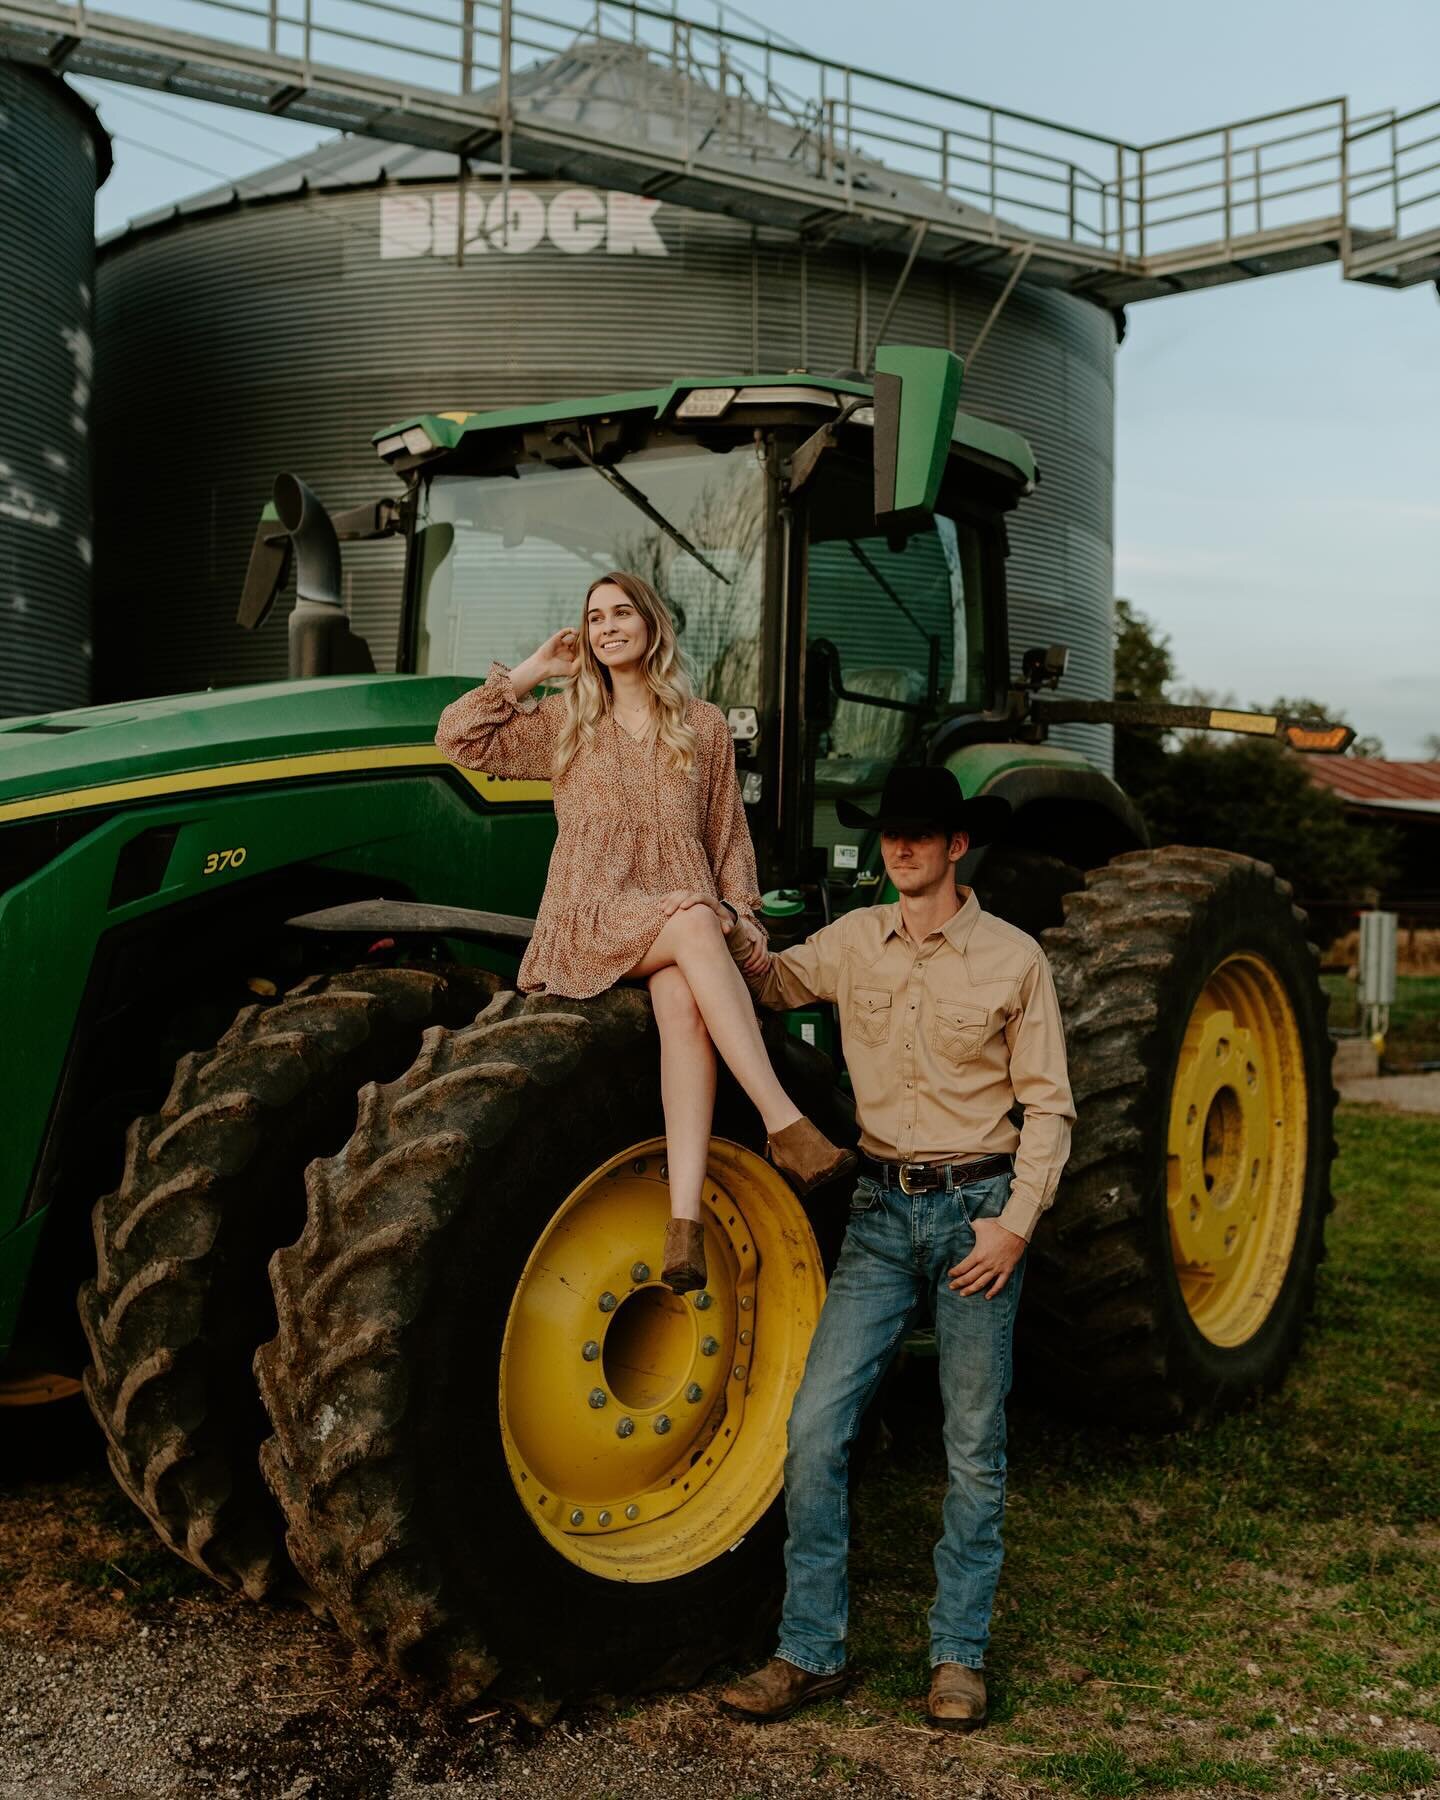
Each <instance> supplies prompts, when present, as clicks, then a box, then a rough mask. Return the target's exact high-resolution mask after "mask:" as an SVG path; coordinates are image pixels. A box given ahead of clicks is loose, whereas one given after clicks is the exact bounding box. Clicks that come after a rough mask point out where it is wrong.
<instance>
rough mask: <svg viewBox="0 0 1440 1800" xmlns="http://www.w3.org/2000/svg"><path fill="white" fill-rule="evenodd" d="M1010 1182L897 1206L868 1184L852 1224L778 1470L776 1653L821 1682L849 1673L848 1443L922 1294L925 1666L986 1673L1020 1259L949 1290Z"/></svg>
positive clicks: (858, 1196) (895, 1193)
mask: <svg viewBox="0 0 1440 1800" xmlns="http://www.w3.org/2000/svg"><path fill="white" fill-rule="evenodd" d="M1010 1182H1011V1177H1010V1176H1009V1175H999V1176H993V1177H991V1178H990V1179H989V1180H986V1181H977V1182H973V1183H971V1184H970V1185H969V1186H964V1187H956V1188H954V1189H953V1190H952V1191H950V1192H940V1193H934V1194H915V1195H906V1194H903V1193H901V1192H900V1190H899V1189H898V1188H894V1187H882V1186H881V1185H879V1184H878V1183H877V1182H874V1181H871V1180H869V1179H868V1178H867V1177H863V1176H862V1177H861V1180H860V1184H859V1186H858V1187H857V1188H856V1190H855V1197H854V1199H853V1200H852V1201H851V1205H850V1225H849V1229H848V1230H847V1231H846V1234H845V1242H844V1245H843V1247H842V1248H841V1251H840V1260H839V1262H838V1263H836V1265H835V1274H834V1277H833V1279H832V1280H831V1283H830V1291H829V1293H828V1294H827V1295H826V1298H825V1305H824V1308H823V1309H822V1311H821V1314H820V1323H819V1324H818V1326H817V1327H816V1329H815V1336H814V1338H813V1339H812V1341H811V1344H810V1355H809V1359H808V1361H807V1362H806V1365H805V1375H804V1379H803V1380H802V1381H801V1383H800V1391H799V1393H798V1394H797V1395H796V1397H795V1405H794V1409H793V1410H792V1412H791V1414H790V1438H789V1454H788V1455H787V1457H786V1459H785V1512H786V1519H787V1521H788V1524H789V1537H788V1539H787V1541H786V1544H785V1610H784V1614H783V1616H782V1619H781V1625H780V1645H779V1654H780V1655H781V1656H783V1657H784V1658H785V1660H786V1661H787V1662H791V1663H794V1664H796V1666H797V1667H799V1668H802V1669H808V1670H809V1671H810V1672H811V1673H812V1674H815V1675H828V1674H830V1673H832V1672H833V1671H834V1670H836V1669H840V1668H843V1667H844V1663H845V1628H846V1622H847V1617H848V1613H849V1584H848V1581H847V1579H846V1567H845V1565H846V1560H847V1557H848V1553H849V1547H850V1496H849V1466H850V1446H851V1444H852V1443H853V1442H854V1441H855V1436H856V1433H857V1432H858V1430H859V1428H860V1420H861V1418H862V1416H863V1415H864V1412H865V1408H866V1407H867V1406H868V1405H869V1404H870V1401H871V1400H872V1399H873V1397H874V1395H875V1390H876V1389H877V1388H878V1387H879V1385H880V1381H881V1378H882V1377H883V1375H884V1374H885V1371H886V1369H887V1368H888V1367H889V1366H890V1363H891V1360H892V1359H893V1357H894V1355H895V1353H896V1351H897V1350H898V1349H899V1348H900V1343H901V1340H902V1338H903V1337H904V1335H905V1332H906V1329H907V1328H908V1326H909V1324H910V1321H911V1318H912V1316H913V1315H914V1313H915V1310H916V1308H917V1306H918V1305H919V1303H920V1298H921V1296H922V1294H925V1293H928V1294H930V1296H931V1297H932V1301H933V1305H934V1311H935V1339H936V1345H937V1348H938V1350H939V1356H940V1391H941V1395H942V1397H943V1399H944V1404H945V1430H944V1438H945V1459H946V1463H947V1465H948V1468H949V1473H950V1483H949V1487H948V1489H947V1490H946V1494H945V1505H944V1512H943V1519H944V1531H943V1535H942V1537H941V1539H940V1542H939V1543H938V1544H937V1545H936V1546H935V1581H936V1594H935V1604H934V1605H933V1606H932V1607H931V1609H930V1661H931V1664H932V1666H933V1665H934V1664H936V1663H942V1662H956V1663H965V1664H967V1665H968V1666H969V1667H970V1668H972V1669H980V1668H983V1667H984V1666H985V1646H986V1644H987V1643H988V1641H989V1637H990V1612H991V1608H992V1606H993V1605H994V1601H995V1585H996V1583H997V1582H998V1581H999V1579H1000V1562H1001V1557H1002V1555H1003V1549H1002V1545H1001V1538H1000V1529H1001V1522H1002V1520H1003V1518H1004V1513H1005V1396H1006V1395H1007V1394H1008V1393H1009V1391H1010V1376H1011V1343H1012V1340H1013V1336H1014V1329H1015V1311H1016V1307H1017V1306H1018V1304H1019V1300H1020V1280H1021V1276H1022V1275H1023V1273H1024V1269H1025V1260H1024V1258H1023V1257H1022V1258H1021V1260H1020V1262H1019V1263H1018V1264H1017V1266H1016V1268H1015V1271H1014V1273H1013V1274H1012V1275H1011V1277H1010V1280H1009V1281H1008V1282H1007V1283H1006V1285H1005V1288H1004V1290H1003V1291H1002V1292H1001V1293H1000V1294H998V1295H997V1296H996V1298H995V1299H993V1300H987V1299H986V1298H985V1296H984V1294H983V1293H981V1294H972V1295H970V1296H969V1297H968V1298H966V1297H963V1296H961V1295H960V1294H955V1293H952V1292H951V1291H950V1287H949V1283H948V1280H947V1274H948V1271H949V1270H950V1269H951V1268H952V1267H953V1266H954V1265H955V1264H956V1263H958V1262H960V1261H961V1260H962V1259H963V1258H964V1257H966V1256H968V1255H969V1253H970V1251H971V1250H972V1249H973V1248H974V1246H975V1234H974V1232H973V1231H972V1230H971V1228H970V1227H971V1220H972V1219H993V1218H996V1217H997V1216H998V1215H999V1213H1000V1210H1001V1208H1002V1207H1003V1206H1004V1204H1005V1202H1006V1200H1007V1199H1008V1198H1009V1195H1010Z"/></svg>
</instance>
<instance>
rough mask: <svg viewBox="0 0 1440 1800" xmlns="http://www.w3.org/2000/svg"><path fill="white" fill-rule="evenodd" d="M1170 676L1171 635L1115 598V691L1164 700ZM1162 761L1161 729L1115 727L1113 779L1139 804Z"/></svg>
mask: <svg viewBox="0 0 1440 1800" xmlns="http://www.w3.org/2000/svg"><path fill="white" fill-rule="evenodd" d="M1174 679H1175V658H1174V657H1173V656H1172V655H1171V653H1170V640H1169V638H1168V637H1166V636H1164V634H1163V633H1161V632H1160V631H1159V630H1157V628H1156V625H1155V621H1154V620H1153V619H1151V618H1150V617H1149V616H1148V615H1147V614H1145V613H1143V612H1141V611H1140V609H1139V608H1138V607H1137V606H1135V605H1133V604H1132V603H1131V602H1130V601H1129V600H1117V601H1116V602H1115V697H1116V699H1117V700H1168V699H1169V698H1170V696H1169V695H1168V693H1167V692H1166V688H1167V687H1168V686H1169V684H1170V683H1171V682H1172V681H1173V680H1174ZM1164 762H1165V739H1164V733H1163V732H1160V731H1157V730H1145V729H1141V728H1138V727H1133V726H1128V725H1117V726H1116V728H1115V779H1116V780H1117V781H1118V782H1119V783H1120V785H1121V787H1123V788H1124V789H1125V791H1126V793H1127V794H1129V795H1131V796H1132V798H1134V799H1136V800H1137V802H1139V804H1140V805H1141V807H1142V810H1143V806H1144V802H1143V800H1141V798H1140V796H1141V795H1142V794H1143V793H1144V792H1145V791H1146V790H1147V789H1148V788H1149V787H1150V786H1151V785H1152V783H1154V782H1155V781H1157V780H1158V779H1159V778H1160V774H1161V770H1162V769H1163V766H1164Z"/></svg>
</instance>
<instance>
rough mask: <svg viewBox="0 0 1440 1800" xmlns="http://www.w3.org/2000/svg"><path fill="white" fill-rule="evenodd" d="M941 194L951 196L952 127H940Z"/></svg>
mask: <svg viewBox="0 0 1440 1800" xmlns="http://www.w3.org/2000/svg"><path fill="white" fill-rule="evenodd" d="M940 192H941V193H942V194H944V195H945V196H946V197H947V198H948V197H949V194H950V127H949V126H948V125H942V126H941V127H940Z"/></svg>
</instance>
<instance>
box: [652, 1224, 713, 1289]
mask: <svg viewBox="0 0 1440 1800" xmlns="http://www.w3.org/2000/svg"><path fill="white" fill-rule="evenodd" d="M660 1279H661V1280H662V1281H663V1282H664V1283H665V1285H666V1287H668V1288H669V1290H670V1292H671V1293H672V1294H688V1293H691V1292H692V1291H693V1290H694V1289H695V1288H703V1287H704V1285H705V1227H704V1226H703V1225H702V1224H701V1223H700V1221H699V1220H698V1219H672V1220H671V1221H670V1223H669V1224H668V1225H667V1226H666V1227H665V1253H664V1264H663V1266H662V1268H661V1270H660Z"/></svg>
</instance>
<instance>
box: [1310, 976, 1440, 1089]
mask: <svg viewBox="0 0 1440 1800" xmlns="http://www.w3.org/2000/svg"><path fill="white" fill-rule="evenodd" d="M1320 985H1321V986H1322V987H1323V988H1324V989H1325V992H1326V993H1327V994H1328V995H1329V996H1330V1023H1331V1025H1334V1026H1339V1027H1341V1028H1342V1029H1350V1028H1351V1027H1353V1026H1355V1025H1356V1024H1357V1023H1358V1019H1357V1016H1356V1011H1355V983H1354V982H1353V981H1352V980H1351V979H1350V977H1349V976H1348V975H1322V976H1321V977H1320ZM1422 1062H1440V975H1397V976H1396V977H1395V1004H1394V1005H1393V1006H1392V1007H1391V1008H1390V1030H1389V1032H1388V1033H1387V1034H1386V1038H1385V1066H1386V1068H1387V1069H1395V1070H1400V1069H1411V1068H1414V1066H1415V1065H1416V1064H1417V1063H1422Z"/></svg>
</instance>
